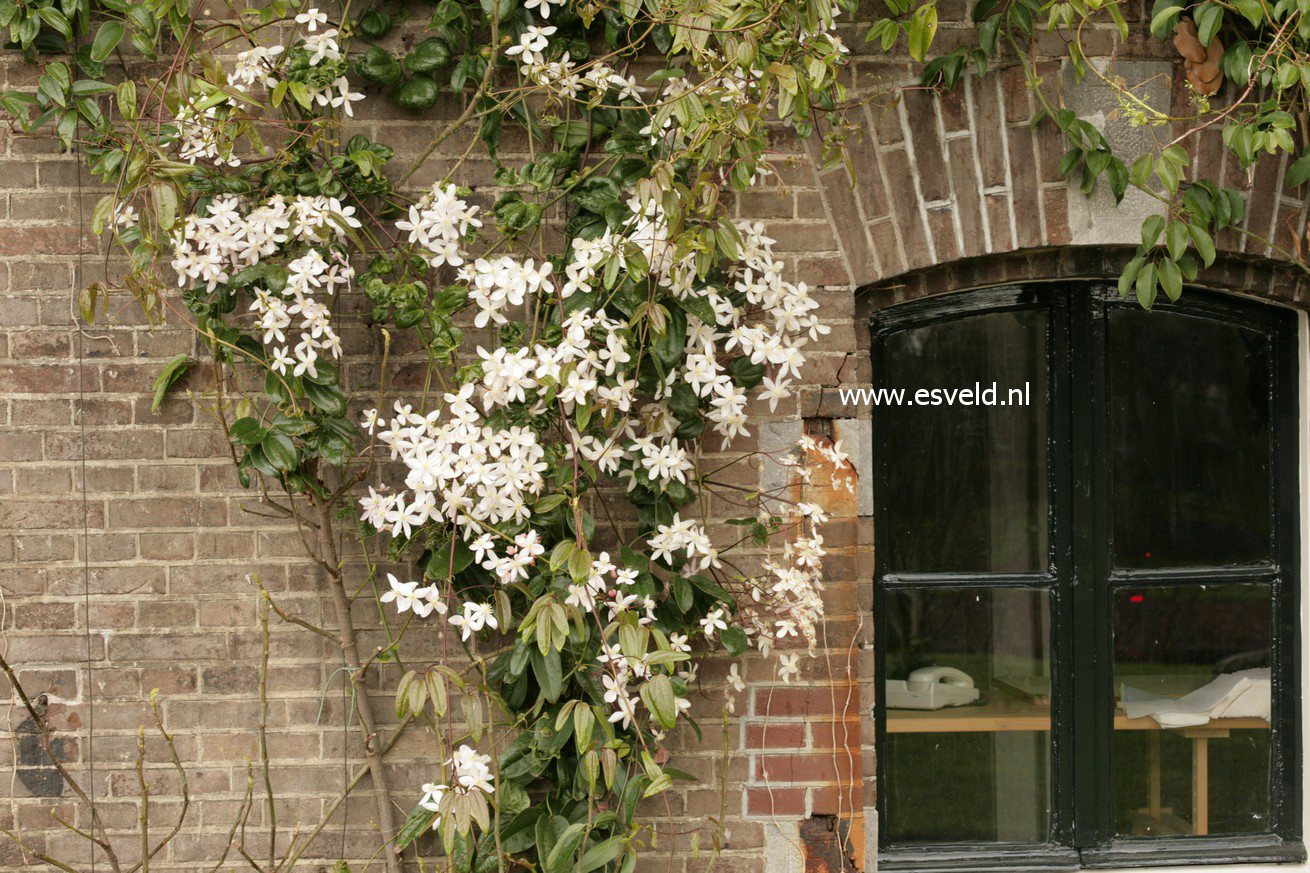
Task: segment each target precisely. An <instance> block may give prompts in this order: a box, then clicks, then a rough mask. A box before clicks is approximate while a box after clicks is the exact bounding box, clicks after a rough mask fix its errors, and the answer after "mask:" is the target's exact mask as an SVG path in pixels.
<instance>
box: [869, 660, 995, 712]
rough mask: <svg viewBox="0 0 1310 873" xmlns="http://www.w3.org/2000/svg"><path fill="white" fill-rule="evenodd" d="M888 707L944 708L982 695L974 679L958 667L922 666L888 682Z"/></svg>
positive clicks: (968, 701)
mask: <svg viewBox="0 0 1310 873" xmlns="http://www.w3.org/2000/svg"><path fill="white" fill-rule="evenodd" d="M885 687H886V694H887V708H888V709H941V708H942V707H945V706H963V705H964V704H966V703H973V702H974V701H975V700H977V699H978V689H977V688H975V687H974V686H973V679H972V678H971V677H970V676H969V674H968V673H965V672H964V671H963V670H957V669H955V668H954V667H920V668H919V669H918V670H915V671H914V672H913V673H911V674H910V675H909V676H908V677H907V678H906V679H903V680H902V679H889V680H887V682H886V683H885Z"/></svg>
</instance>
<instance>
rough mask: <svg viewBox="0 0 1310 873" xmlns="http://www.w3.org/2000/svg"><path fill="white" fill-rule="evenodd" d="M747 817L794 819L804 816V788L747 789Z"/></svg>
mask: <svg viewBox="0 0 1310 873" xmlns="http://www.w3.org/2000/svg"><path fill="white" fill-rule="evenodd" d="M746 814H747V815H770V816H771V815H776V816H785V817H789V818H796V817H800V816H803V815H805V789H804V788H781V787H770V788H747V789H746Z"/></svg>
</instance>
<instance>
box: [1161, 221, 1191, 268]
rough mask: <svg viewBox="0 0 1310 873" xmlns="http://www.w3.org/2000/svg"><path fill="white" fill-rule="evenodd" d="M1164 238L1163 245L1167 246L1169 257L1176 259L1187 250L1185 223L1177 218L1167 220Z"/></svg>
mask: <svg viewBox="0 0 1310 873" xmlns="http://www.w3.org/2000/svg"><path fill="white" fill-rule="evenodd" d="M1164 239H1165V245H1167V246H1168V247H1169V257H1171V258H1173V259H1174V260H1175V261H1176V260H1178V259H1179V258H1181V257H1182V256H1183V252H1185V251H1187V225H1186V224H1184V223H1183V222H1181V221H1178V220H1174V221H1171V222H1169V227H1168V228H1167V229H1166V230H1165V233H1164Z"/></svg>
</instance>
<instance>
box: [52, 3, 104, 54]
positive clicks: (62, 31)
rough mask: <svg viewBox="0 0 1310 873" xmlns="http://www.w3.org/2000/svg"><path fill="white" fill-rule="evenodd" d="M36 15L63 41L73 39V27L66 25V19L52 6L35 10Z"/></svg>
mask: <svg viewBox="0 0 1310 873" xmlns="http://www.w3.org/2000/svg"><path fill="white" fill-rule="evenodd" d="M37 14H38V15H40V16H41V18H42V19H43V20H44V21H45V23H46V24H48V25H50V26H51V27H53V28H54V29H55V30H57V31H59V35H60V36H62V37H63V38H64V39H66V40H70V41H71V40H72V39H73V26H72V25H71V24H69V23H68V18H67V16H65V15H64V13H62V12H60V11H59V10H58V9H56V8H55V7H53V6H42V7H41V8H40V9H38V10H37ZM97 38H98V37H97ZM102 60H103V59H102Z"/></svg>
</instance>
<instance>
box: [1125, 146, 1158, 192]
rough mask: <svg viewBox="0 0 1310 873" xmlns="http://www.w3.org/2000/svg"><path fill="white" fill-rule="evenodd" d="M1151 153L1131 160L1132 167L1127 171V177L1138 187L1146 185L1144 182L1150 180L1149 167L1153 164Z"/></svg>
mask: <svg viewBox="0 0 1310 873" xmlns="http://www.w3.org/2000/svg"><path fill="white" fill-rule="evenodd" d="M1153 163H1154V162H1153V161H1152V160H1151V155H1150V154H1149V153H1148V154H1144V155H1141V156H1140V157H1138V158H1137V160H1135V161H1133V168H1132V170H1130V171H1129V173H1128V179H1129V181H1131V182H1132V183H1133V184H1134V185H1135V186H1137V187H1138V188H1144V187H1146V183H1147V182H1149V181H1150V180H1151V167H1152V165H1153Z"/></svg>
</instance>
